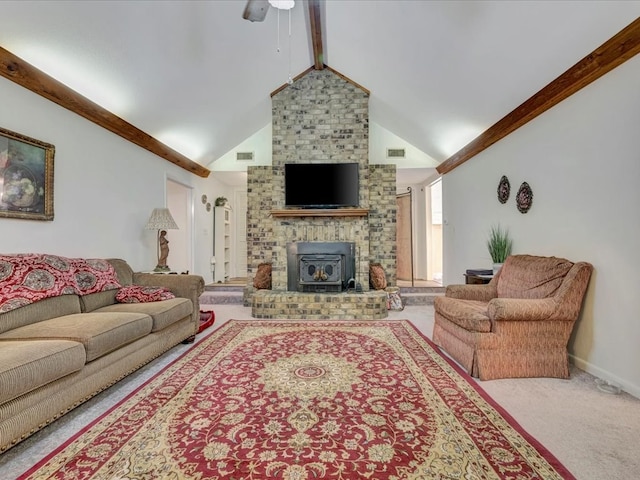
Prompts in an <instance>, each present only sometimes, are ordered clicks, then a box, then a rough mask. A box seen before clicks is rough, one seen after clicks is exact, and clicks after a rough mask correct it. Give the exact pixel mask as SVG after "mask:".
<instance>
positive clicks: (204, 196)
mask: <svg viewBox="0 0 640 480" xmlns="http://www.w3.org/2000/svg"><path fill="white" fill-rule="evenodd" d="M201 200H202V204H203V205H204V204H205V203H207V196H206V195H202V197H201Z"/></svg>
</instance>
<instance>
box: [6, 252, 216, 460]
mask: <svg viewBox="0 0 640 480" xmlns="http://www.w3.org/2000/svg"><path fill="white" fill-rule="evenodd" d="M108 264H111V265H113V266H114V267H115V274H116V275H117V279H118V281H119V283H120V284H121V285H122V286H127V285H145V286H151V285H153V286H162V287H166V288H167V289H169V290H170V291H171V292H172V293H173V294H174V295H175V297H176V298H173V299H168V300H162V301H153V302H146V303H118V302H117V301H116V293H117V292H118V289H110V290H106V291H101V292H98V293H90V294H87V295H77V294H63V295H59V296H56V297H53V298H46V299H42V300H39V301H36V302H35V303H31V304H29V305H25V306H21V307H19V308H14V309H13V310H9V311H6V312H4V313H1V314H0V452H2V451H4V450H6V449H8V448H10V447H11V446H13V445H15V444H16V443H17V442H19V441H21V440H23V439H24V438H26V437H27V436H29V435H31V434H32V433H34V432H35V431H37V430H39V429H41V428H43V427H44V426H46V425H47V424H49V423H50V422H52V421H53V420H55V419H56V418H58V417H60V416H62V415H64V414H65V413H66V412H68V411H69V410H71V409H73V408H74V407H76V406H77V405H79V404H81V403H82V402H84V401H86V400H88V399H89V398H91V397H92V396H94V395H96V394H97V393H99V392H100V391H102V390H104V389H106V388H107V387H109V386H110V385H113V384H114V383H116V382H117V381H119V380H120V379H122V378H123V377H125V376H126V375H128V374H129V373H131V372H133V371H134V370H136V369H138V368H140V367H141V366H143V365H144V364H146V363H148V362H149V361H151V360H152V359H154V358H156V357H158V356H159V355H161V354H162V353H164V352H166V351H167V350H169V349H171V348H172V347H174V346H175V345H177V344H179V343H180V342H188V341H193V339H194V338H195V334H196V333H197V331H198V327H199V302H198V298H199V296H200V294H201V293H202V292H203V290H204V280H203V278H202V277H200V276H197V275H154V274H149V273H138V272H133V271H132V269H131V268H130V266H129V265H128V264H127V263H126V262H125V261H124V260H120V259H109V260H108ZM108 264H106V263H105V265H108ZM2 267H3V266H2V265H0V289H1V288H2V281H3V280H2V273H3V271H2ZM10 267H11V266H10ZM10 267H9V268H10ZM5 269H6V267H5ZM5 291H6V290H5Z"/></svg>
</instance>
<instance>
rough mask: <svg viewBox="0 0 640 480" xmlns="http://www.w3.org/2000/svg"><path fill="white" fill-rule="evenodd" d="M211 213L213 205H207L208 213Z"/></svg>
mask: <svg viewBox="0 0 640 480" xmlns="http://www.w3.org/2000/svg"><path fill="white" fill-rule="evenodd" d="M210 211H211V204H210V203H207V212H210Z"/></svg>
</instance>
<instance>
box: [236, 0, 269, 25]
mask: <svg viewBox="0 0 640 480" xmlns="http://www.w3.org/2000/svg"><path fill="white" fill-rule="evenodd" d="M268 11H269V0H247V6H246V7H244V12H243V13H242V18H244V19H245V20H249V21H250V22H262V21H263V20H264V18H265V17H266V16H267V12H268Z"/></svg>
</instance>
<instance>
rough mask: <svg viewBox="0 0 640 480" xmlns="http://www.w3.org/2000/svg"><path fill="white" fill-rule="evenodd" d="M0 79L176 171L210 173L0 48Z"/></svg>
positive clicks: (202, 175) (206, 175)
mask: <svg viewBox="0 0 640 480" xmlns="http://www.w3.org/2000/svg"><path fill="white" fill-rule="evenodd" d="M0 75H2V76H3V77H5V78H7V79H9V80H11V81H12V82H15V83H17V84H18V85H20V86H22V87H24V88H26V89H28V90H31V91H32V92H34V93H37V94H38V95H41V96H42V97H44V98H46V99H48V100H51V101H52V102H54V103H57V104H58V105H60V106H61V107H64V108H66V109H68V110H71V111H72V112H74V113H76V114H78V115H80V116H81V117H84V118H86V119H87V120H89V121H91V122H93V123H95V124H96V125H99V126H101V127H102V128H105V129H107V130H109V131H110V132H112V133H115V134H116V135H119V136H120V137H122V138H124V139H125V140H128V141H129V142H131V143H134V144H136V145H138V146H139V147H142V148H144V149H145V150H148V151H149V152H151V153H153V154H155V155H158V156H159V157H162V158H164V159H165V160H168V161H169V162H171V163H173V164H175V165H177V166H179V167H180V168H183V169H185V170H188V171H189V172H191V173H194V174H196V175H198V176H200V177H203V178H207V177H208V176H209V173H211V172H210V171H209V170H208V169H207V168H205V167H204V166H202V165H200V164H199V163H196V162H194V161H193V160H190V159H189V158H187V157H185V156H184V155H182V154H181V153H179V152H176V151H175V150H173V149H171V148H169V147H168V146H166V145H165V144H163V143H161V142H160V141H158V140H156V139H155V138H153V137H152V136H151V135H149V134H147V133H145V132H143V131H142V130H140V129H139V128H137V127H135V126H133V125H131V124H130V123H128V122H126V121H125V120H123V119H122V118H120V117H118V116H116V115H114V114H113V113H111V112H109V111H108V110H106V109H104V108H102V107H101V106H100V105H98V104H96V103H94V102H92V101H91V100H89V99H88V98H86V97H83V96H82V95H80V94H79V93H78V92H76V91H75V90H72V89H71V88H69V87H67V86H66V85H64V84H63V83H61V82H59V81H58V80H56V79H54V78H53V77H50V76H49V75H47V74H46V73H44V72H43V71H41V70H39V69H37V68H36V67H34V66H33V65H31V64H29V63H28V62H26V61H24V60H22V59H21V58H20V57H18V56H16V55H14V54H13V53H11V52H9V51H8V50H5V49H4V48H2V47H0Z"/></svg>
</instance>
